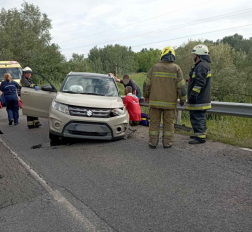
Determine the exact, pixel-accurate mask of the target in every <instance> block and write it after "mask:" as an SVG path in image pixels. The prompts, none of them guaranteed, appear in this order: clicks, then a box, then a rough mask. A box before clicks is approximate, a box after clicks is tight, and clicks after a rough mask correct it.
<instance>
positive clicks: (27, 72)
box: [21, 67, 42, 129]
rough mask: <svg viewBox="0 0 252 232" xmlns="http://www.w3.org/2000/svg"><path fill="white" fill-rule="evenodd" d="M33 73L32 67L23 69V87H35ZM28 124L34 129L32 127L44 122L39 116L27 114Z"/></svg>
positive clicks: (29, 127)
mask: <svg viewBox="0 0 252 232" xmlns="http://www.w3.org/2000/svg"><path fill="white" fill-rule="evenodd" d="M31 73H32V70H31V68H29V67H25V68H24V69H23V76H22V79H21V86H22V87H28V88H35V86H36V85H35V84H33V83H32V79H31ZM21 98H22V96H21ZM27 126H28V129H32V128H38V127H40V126H42V124H41V123H40V121H39V118H38V117H32V116H27Z"/></svg>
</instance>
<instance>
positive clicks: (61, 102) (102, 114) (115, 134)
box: [21, 72, 129, 141]
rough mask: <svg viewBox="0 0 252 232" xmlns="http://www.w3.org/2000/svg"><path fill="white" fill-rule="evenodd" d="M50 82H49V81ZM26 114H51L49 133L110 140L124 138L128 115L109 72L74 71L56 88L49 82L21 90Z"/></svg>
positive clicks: (48, 115)
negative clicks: (107, 73)
mask: <svg viewBox="0 0 252 232" xmlns="http://www.w3.org/2000/svg"><path fill="white" fill-rule="evenodd" d="M49 83H50V82H49ZM21 97H22V101H23V114H24V115H29V116H38V117H44V118H49V137H50V139H51V140H53V141H55V140H58V139H59V138H60V137H71V138H83V139H102V140H111V139H118V138H123V137H124V135H125V132H126V129H127V127H128V123H129V115H128V112H127V110H126V109H125V106H124V105H123V101H122V99H121V97H120V94H119V91H118V88H117V85H116V83H115V81H114V79H113V77H110V76H108V75H103V74H97V73H84V72H71V73H69V74H68V75H67V76H66V78H65V80H64V82H63V84H62V86H61V88H60V91H59V92H57V90H56V89H55V87H54V86H53V85H52V84H51V83H50V85H46V86H42V87H41V90H38V91H36V90H35V89H32V88H26V87H23V88H22V90H21Z"/></svg>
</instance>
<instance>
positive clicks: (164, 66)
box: [143, 61, 187, 109]
mask: <svg viewBox="0 0 252 232" xmlns="http://www.w3.org/2000/svg"><path fill="white" fill-rule="evenodd" d="M143 96H144V97H145V98H149V105H150V107H154V108H159V109H175V108H176V107H177V100H178V99H180V101H182V102H185V101H186V97H187V94H186V88H185V80H184V79H183V73H182V70H181V68H180V67H179V66H178V65H177V64H175V63H174V62H169V61H160V62H158V63H157V64H155V65H153V66H152V68H151V69H150V71H149V72H148V74H147V77H146V79H145V81H144V86H143Z"/></svg>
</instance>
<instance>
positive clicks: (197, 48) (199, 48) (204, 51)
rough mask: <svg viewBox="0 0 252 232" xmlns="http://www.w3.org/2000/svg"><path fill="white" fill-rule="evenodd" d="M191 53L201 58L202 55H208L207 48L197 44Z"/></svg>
mask: <svg viewBox="0 0 252 232" xmlns="http://www.w3.org/2000/svg"><path fill="white" fill-rule="evenodd" d="M192 53H194V54H196V55H199V56H202V55H206V56H208V55H209V51H208V47H207V46H206V45H204V44H199V45H197V46H195V47H194V48H193V50H192Z"/></svg>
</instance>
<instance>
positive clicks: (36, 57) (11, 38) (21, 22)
mask: <svg viewBox="0 0 252 232" xmlns="http://www.w3.org/2000/svg"><path fill="white" fill-rule="evenodd" d="M50 29H51V20H50V19H49V18H48V17H47V15H46V14H42V13H41V12H40V10H39V8H38V7H36V6H34V5H33V4H29V3H27V2H24V3H23V4H22V7H21V9H19V10H18V9H17V8H14V9H10V10H5V9H4V8H2V10H1V13H0V38H1V43H0V60H16V61H18V62H19V63H20V64H21V65H22V66H23V67H24V66H29V67H31V68H32V69H33V70H34V71H37V72H41V73H43V74H44V75H46V76H48V77H50V78H53V79H55V78H56V77H59V75H62V74H61V73H60V66H61V63H62V62H64V61H65V58H64V56H63V55H61V53H60V51H59V46H58V45H56V44H53V43H51V35H50ZM52 72H54V74H52Z"/></svg>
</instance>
